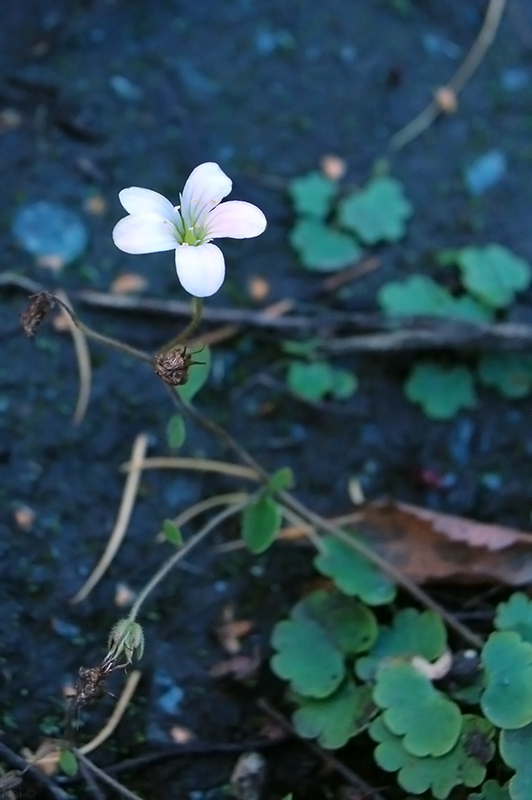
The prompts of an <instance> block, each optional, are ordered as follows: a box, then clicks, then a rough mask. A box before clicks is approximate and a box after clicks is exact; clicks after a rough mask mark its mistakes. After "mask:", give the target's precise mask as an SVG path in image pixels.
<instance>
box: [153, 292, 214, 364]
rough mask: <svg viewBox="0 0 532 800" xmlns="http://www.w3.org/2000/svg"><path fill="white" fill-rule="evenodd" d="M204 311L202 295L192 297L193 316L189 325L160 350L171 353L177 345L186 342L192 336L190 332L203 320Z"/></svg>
mask: <svg viewBox="0 0 532 800" xmlns="http://www.w3.org/2000/svg"><path fill="white" fill-rule="evenodd" d="M202 313H203V301H202V300H201V298H200V297H193V298H192V318H191V320H190V322H189V323H188V325H187V326H186V327H185V328H183V330H182V331H181V333H178V335H177V336H176V337H175V338H174V339H172V340H171V341H170V342H168V344H165V345H164V347H163V348H162V349H161V350H160V352H161V353H169V352H170V350H173V349H174V348H175V347H177V345H179V344H183V343H186V341H187V339H189V338H190V334H191V333H192V332H193V331H195V330H196V328H197V327H198V325H199V324H200V322H201V315H202Z"/></svg>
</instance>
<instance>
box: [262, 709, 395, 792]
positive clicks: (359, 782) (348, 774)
mask: <svg viewBox="0 0 532 800" xmlns="http://www.w3.org/2000/svg"><path fill="white" fill-rule="evenodd" d="M257 705H258V707H259V708H260V709H261V711H264V713H265V714H267V715H268V716H269V717H270V718H271V719H273V720H274V722H275V723H276V724H277V725H279V726H280V727H281V728H282V729H283V730H284V731H286V732H287V733H289V734H290V735H291V736H293V737H294V738H295V739H298V740H299V741H300V742H301V743H302V744H304V745H305V747H306V748H307V749H308V750H310V751H311V753H314V755H315V756H318V758H320V759H321V760H322V761H323V763H324V764H326V765H327V766H328V767H330V768H331V769H333V770H334V771H335V772H337V773H338V774H339V775H341V776H342V778H344V780H346V781H347V782H348V783H350V784H351V786H355V787H356V788H357V789H358V791H360V792H362V794H363V796H364V797H373V798H374V800H384V797H383V796H382V795H381V794H380V792H379V791H378V790H377V789H374V788H373V787H372V786H370V785H369V784H368V783H366V781H364V780H363V779H362V778H360V777H359V776H358V775H357V774H356V772H353V770H351V769H349V767H346V766H345V764H342V762H341V761H339V760H338V759H337V758H335V757H334V756H332V755H331V754H330V753H326V752H325V750H322V748H321V747H319V746H318V745H317V744H316V743H315V742H311V741H309V740H308V739H303V738H302V737H301V736H299V734H298V733H297V731H296V730H295V729H294V728H293V727H292V725H291V724H290V723H289V722H288V720H287V719H286V717H284V716H283V715H282V714H281V713H280V712H279V711H277V709H275V708H273V706H271V705H270V704H269V703H268V701H267V700H264V699H263V698H261V699H260V700H258V701H257Z"/></svg>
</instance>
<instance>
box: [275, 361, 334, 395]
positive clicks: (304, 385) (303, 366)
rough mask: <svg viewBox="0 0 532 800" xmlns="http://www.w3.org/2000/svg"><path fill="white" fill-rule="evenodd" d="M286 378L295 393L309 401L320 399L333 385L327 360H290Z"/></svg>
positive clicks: (332, 377) (331, 371) (331, 372)
mask: <svg viewBox="0 0 532 800" xmlns="http://www.w3.org/2000/svg"><path fill="white" fill-rule="evenodd" d="M286 379H287V383H288V386H289V387H290V389H291V390H292V391H293V392H295V394H297V395H299V397H303V398H304V399H305V400H309V401H310V402H318V401H319V400H322V399H323V398H324V397H325V395H326V394H328V393H329V392H330V391H332V388H333V385H334V374H333V369H332V367H331V365H330V364H328V363H327V361H311V362H308V363H307V362H305V361H292V362H291V363H290V365H289V367H288V372H287V375H286Z"/></svg>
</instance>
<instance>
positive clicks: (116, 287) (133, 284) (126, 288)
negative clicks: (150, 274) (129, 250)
mask: <svg viewBox="0 0 532 800" xmlns="http://www.w3.org/2000/svg"><path fill="white" fill-rule="evenodd" d="M146 286H147V281H146V278H144V277H143V276H142V275H138V274H137V273H136V272H124V273H122V275H118V276H117V277H116V278H115V279H114V281H113V282H112V284H111V287H110V289H111V294H133V293H134V292H142V291H143V290H144V289H145V288H146Z"/></svg>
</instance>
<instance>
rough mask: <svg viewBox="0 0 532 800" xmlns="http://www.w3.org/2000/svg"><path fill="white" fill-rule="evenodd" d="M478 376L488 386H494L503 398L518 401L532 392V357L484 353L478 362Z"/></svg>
mask: <svg viewBox="0 0 532 800" xmlns="http://www.w3.org/2000/svg"><path fill="white" fill-rule="evenodd" d="M478 375H479V378H480V380H481V381H482V383H483V384H485V385H486V386H493V387H494V388H495V389H497V391H498V392H499V394H501V395H502V396H503V397H508V398H509V399H511V400H516V399H519V398H521V397H526V395H527V394H530V391H531V390H532V356H531V355H528V354H526V353H484V354H483V355H481V356H480V360H479V362H478Z"/></svg>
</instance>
